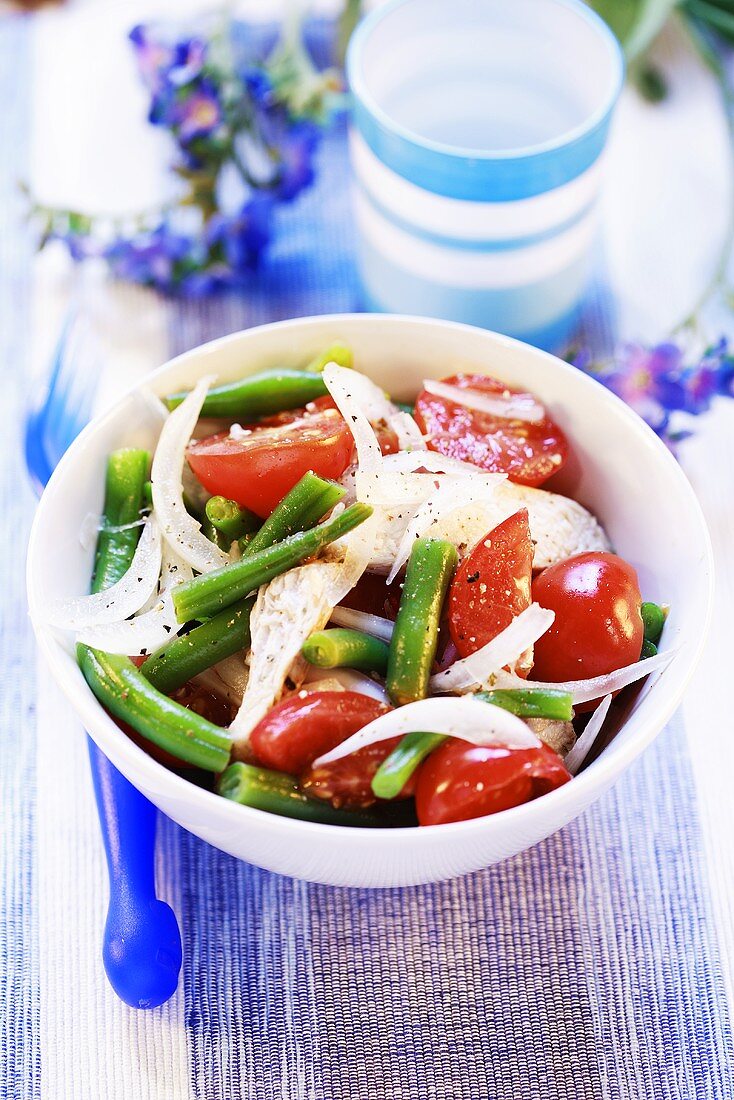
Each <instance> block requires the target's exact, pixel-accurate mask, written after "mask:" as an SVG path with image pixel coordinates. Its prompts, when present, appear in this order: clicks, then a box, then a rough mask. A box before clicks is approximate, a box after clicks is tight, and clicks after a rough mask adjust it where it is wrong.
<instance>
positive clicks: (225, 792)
mask: <svg viewBox="0 0 734 1100" xmlns="http://www.w3.org/2000/svg"><path fill="white" fill-rule="evenodd" d="M217 792H218V793H219V794H220V795H222V797H223V798H229V799H231V800H232V801H233V802H239V804H240V805H241V806H250V807H252V808H253V809H255V810H265V811H266V812H267V813H271V814H280V816H281V817H297V818H299V819H300V820H302V821H320V822H323V823H324V824H327V825H357V826H363V827H367V828H370V827H371V828H375V827H379V826H381V825H384V824H385V821H384V819H383V818H382V817H381V816H380V815H379V814H375V813H370V812H369V811H367V810H337V809H335V808H334V807H333V806H332V805H331V803H329V802H324V801H322V800H321V799H318V798H309V797H308V795H306V794H304V793H303V791H301V790H300V789H299V786H298V780H297V779H295V778H294V777H293V776H292V775H286V774H285V773H284V772H275V771H269V770H268V769H266V768H258V767H255V766H253V765H252V764H241V763H239V762H237V763H235V764H230V766H229V767H228V768H227V770H226V771H225V772H224V773H223V774H222V775H221V776H220V777H219V781H218V783H217Z"/></svg>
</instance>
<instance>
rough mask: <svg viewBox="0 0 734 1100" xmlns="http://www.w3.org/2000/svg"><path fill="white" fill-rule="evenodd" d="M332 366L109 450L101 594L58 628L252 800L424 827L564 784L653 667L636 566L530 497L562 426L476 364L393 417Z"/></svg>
mask: <svg viewBox="0 0 734 1100" xmlns="http://www.w3.org/2000/svg"><path fill="white" fill-rule="evenodd" d="M339 354H340V356H341V359H342V361H347V360H350V356H348V355H347V354H346V350H345V349H344V348H340V352H339ZM330 358H331V353H326V354H324V355H322V356H319V357H318V359H317V361H316V363H317V367H318V369H312V370H310V371H299V370H291V369H283V370H270V371H262V372H260V373H256V374H254V375H250V376H248V377H246V378H244V379H242V380H240V381H236V382H231V383H228V384H226V385H222V386H217V387H214V388H209V387H208V383H206V382H201V383H199V384H198V385H197V386H196V387H195V388H194V389H193V390H192V391H191V392H190V393H180V394H174V395H171V397H170V398H169V399H168V405H169V409H170V415H169V417H168V420H167V421H166V423H165V424H164V427H163V430H162V432H161V437H160V440H159V443H158V446H157V449H156V453H155V455H154V457H153V462H152V467H150V469H149V456H147V455H146V454H145V452H142V451H136V450H132V449H130V450H124V451H119V452H115V454H113V455H112V456H110V460H109V463H108V470H107V481H106V500H105V517H104V523H103V524H102V526H101V528H100V538H99V545H98V549H97V558H96V563H95V571H94V582H93V589H94V592H93V594H92V595H91V596H86V597H81V598H78V599H76V600H74V601H71V602H70V603H69V605H68V606H65V607H64V608H60V609H59V608H57V609H56V610H55V611H54V610H53V609H52V612H51V615H52V619H51V621H52V622H53V623H54V625H57V626H66V627H67V629H72V630H74V632H75V633H76V635H77V641H78V643H79V648H78V653H79V660H80V664H81V666H82V670H83V672H84V675H85V677H86V678H87V680H88V682H89V684H90V687H91V688H92V690H93V691H94V692H95V694H96V695H97V696H98V698H99V699H100V700H101V701H102V702H103V704H104V705H105V706H106V707H107V708H108V710H109V711H110V712H111V713H112V714H113V715H114V716H115V717H116V718H117V720H118V721H119V722H120V723H121V724H122V725H123V728H124V729H126V730H129V731H130V736H132V737H134V739H135V740H136V741H137V743H138V744H141V745H143V746H144V747H147V748H148V751H150V752H151V754H153V755H155V756H156V758H157V759H158V760H159V761H160V762H161V763H163V764H164V765H165V766H170V767H176V768H178V769H184V771H183V774H186V775H190V776H191V777H192V778H196V781H197V782H203V779H202V778H201V777H202V776H203V775H205V774H206V773H207V772H209V773H210V774H214V775H216V776H217V777H218V778H217V779H216V781H215V784H214V785H215V789H216V790H217V792H218V793H219V794H220V795H222V796H223V797H226V798H229V799H231V800H233V801H235V802H239V803H241V804H242V805H244V806H248V807H250V808H253V809H258V810H262V811H265V812H270V813H279V814H283V815H285V816H290V817H297V818H301V819H304V820H309V821H316V822H322V823H327V824H332V825H353V826H360V827H361V826H365V827H367V826H369V827H379V826H382V827H399V826H404V825H410V824H419V825H422V826H426V825H441V824H448V823H451V822H459V821H466V820H468V819H471V818H477V817H484V816H487V815H489V814H494V813H498V812H502V811H503V810H507V809H510V808H512V807H515V806H518V805H521V804H523V803H525V802H528V801H531V800H533V799H535V798H538V797H541V796H544V795H546V794H548V793H549V792H551V791H553V790H555V789H556V788H560V787H563V786H564V785H565V784H566V783H568V782H569V780H570V779H571V774H572V772H574V773H575V771H576V770H577V769H578V767H579V766H580V764H581V763H582V762H583V760H584V758H585V756H586V755H587V754H588V752H589V751H590V749H593V746H594V743H595V741H596V740H597V739H598V736H599V732H600V730H601V726H602V723H603V721H604V718H605V715H606V713H607V707H608V704H609V698H611V697H612V696H613V695H615V694H616V693H617V692H618V691H620V690H622V689H623V688H624V687H626V686H627V685H628V684H631V683H633V682H635V681H637V680H639V679H641V678H642V677H644V675H646V673H647V672H648V671H649V670H652V669H654V668H657V667H659V666H660V665H661V664H662V663H664V660H665V657H664V655H659V656H658V655H657V651H656V645H657V642H658V641H659V638H660V634H661V631H662V628H663V624H664V618H665V616H664V612H663V610H662V609H661V608H660V607H658V606H657V605H655V604H651V603H643V601H642V596H641V593H640V588H639V583H638V578H637V573H636V571H635V568H634V567H633V565H632V564H630V563H629V562H626V561H624V560H623V559H622V558H621V557H618V556H617V555H616V554H614V553H612V552H611V547H610V545H609V541H608V539H607V537H606V534H605V533H604V530H603V528H602V527H601V525H600V524H599V522H598V521H597V519H596V517H594V516H593V515H592V514H591V513H590V512H589V511H588V510H587V509H585V508H584V507H583V505H582V504H580V503H579V502H577V501H575V500H573V499H571V498H568V497H565V496H563V495H561V494H559V493H556V492H552V491H548V490H547V489H541V488H539V486H541V485H542V484H544V483H545V482H546V481H548V479H549V478H551V477H552V475H553V474H555V473H557V472H558V471H560V470H561V469H562V467H563V465H564V463H565V462H566V459H567V457H568V455H569V443H568V441H567V439H566V437H565V435H564V432H563V430H562V428H561V427H560V426H559V425H558V424H557V423H556V421H555V416H556V415H558V417H559V418H560V419H562V413H563V410H562V409H554V416H553V417H551V416H550V415H549V412H548V410H547V409H546V408H545V407H544V406H543V404H542V403H541V402H540V401H539V400H538V398H536V397H535V396H534V395H533V394H531V393H529V392H527V391H525V390H522V389H519V388H516V387H514V386H510V385H508V384H507V383H505V382H504V381H501V380H497V379H494V378H492V377H489V376H486V375H484V374H481V373H476V372H475V373H466V374H453V375H451V376H449V377H447V378H446V379H444V380H443V381H435V380H431V379H426V380H424V382H423V384H422V386H421V388H420V389H419V392H418V396H417V398H416V400H415V407H414V408H413V409H410V411H408V409H406V406H404V405H401V406H398V405H396V404H395V403H394V402H393V401H392V400H391V399H390V398H389V397H388V395H387V394H385V393H384V392H383V391H382V390H381V389H380V388H379V387H378V386H377V385H375V384H374V383H373V382H371V381H370V379H369V378H368V377H367V376H366V375H364V374H361V373H360V372H359V371H357V370H352V369H347V368H345V367H341V366H338V365H337V364H336V363H335V362H330V361H329V360H330ZM211 418H216V419H217V420H218V421H219V422H220V425H221V429H220V430H219V431H218V432H216V433H215V434H214V435H209V436H206V435H202V432H201V427H202V426H203V424H202V425H200V426H199V430H197V429H196V428H195V429H194V431H193V432H192V425H195V424H197V422H198V421H204V420H207V419H208V420H209V421H210V420H211ZM186 465H188V467H189V470H190V473H191V474H193V476H194V478H195V479H196V481H197V482H198V486H199V491H198V492H197V491H196V487H195V486H194V485H192V483H191V478H190V475H189V474H188V473H187V481H186V485H187V491H186V494H185V495H184V489H183V486H184V472H185V467H186ZM148 478H150V482H151V485H152V487H151V488H149V489H148V490H146V482H147V481H148ZM107 590H109V592H108V591H107ZM54 616H55V618H54ZM641 658H643V659H642V660H641ZM601 700H604V704H603V706H602V707H599V709H598V710H597V709H596V708H597V705H598V704H599V702H600V701H601ZM590 709H591V710H594V714H592V715H591V717H590V718H589V717H587V716H586V714H585V712H586V711H588V710H590ZM579 735H582V737H583V740H580V741H579V742H578V743H577V744H575V742H576V741H577V737H578V736H579ZM185 769H188V770H185Z"/></svg>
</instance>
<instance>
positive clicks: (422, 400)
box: [415, 374, 568, 485]
mask: <svg viewBox="0 0 734 1100" xmlns="http://www.w3.org/2000/svg"><path fill="white" fill-rule="evenodd" d="M444 381H445V382H446V384H447V385H450V386H458V387H459V388H460V389H472V390H476V391H478V392H479V393H485V394H492V395H495V394H503V393H520V392H522V391H519V390H513V389H511V388H510V387H509V386H506V385H505V383H504V382H498V381H497V380H496V379H494V378H487V377H485V375H483V374H455V375H452V376H451V378H445V379H444ZM415 419H416V421H417V422H418V426H419V427H420V429H421V431H422V432H423V433H424V434H425V435H428V436H429V437H430V438H429V440H428V446H429V448H430V449H431V450H432V451H439V452H440V453H441V454H444V455H449V456H450V457H451V458H458V459H460V460H461V461H462V462H472V463H473V464H474V465H475V466H479V467H480V468H481V469H483V470H491V471H492V472H493V473H504V474H507V476H508V478H509V479H510V481H516V482H518V483H519V484H521V485H542V484H543V482H544V481H547V480H548V478H549V477H551V475H552V474H555V473H557V472H558V471H559V470H560V469H561V467H562V466H563V464H564V463H565V461H566V458H567V457H568V442H567V440H566V437H565V435H564V434H563V432H562V431H561V429H560V428H559V427H558V425H557V424H555V423H554V421H553V420H551V418H550V417H549V416H546V417H545V418H544V419H543V420H541V421H540V422H539V423H537V424H531V423H529V422H528V421H526V420H510V419H507V418H504V417H498V416H494V415H492V414H491V413H486V412H481V411H477V410H476V409H467V408H466V407H465V406H463V405H457V404H456V402H454V401H447V400H446V399H445V398H443V397H437V396H436V395H435V394H432V393H428V391H427V390H422V391H421V392H420V393H419V394H418V397H417V399H416V403H415Z"/></svg>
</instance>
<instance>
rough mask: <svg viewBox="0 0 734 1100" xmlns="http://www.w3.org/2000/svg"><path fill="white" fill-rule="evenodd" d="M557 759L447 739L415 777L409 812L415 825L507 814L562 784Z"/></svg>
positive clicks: (539, 751)
mask: <svg viewBox="0 0 734 1100" xmlns="http://www.w3.org/2000/svg"><path fill="white" fill-rule="evenodd" d="M570 778H571V776H570V775H569V773H568V772H567V771H566V768H565V767H564V764H563V761H562V760H561V758H560V756H558V754H557V753H555V752H553V750H552V749H550V748H548V746H547V745H540V746H538V748H534V749H509V748H502V747H500V746H497V745H492V746H479V745H470V744H469V743H468V742H466V741H459V740H457V739H456V738H451V739H450V740H448V741H445V742H444V744H443V745H441V746H440V747H439V748H438V749H436V751H435V752H432V753H431V755H430V756H429V757H428V759H427V760H426V761H425V763H424V764H423V765H422V766H421V768H420V771H419V773H418V780H417V783H416V788H415V807H416V812H417V814H418V822H419V824H420V825H444V824H446V823H448V822H450V821H468V820H469V819H470V818H473V817H486V816H487V815H488V814H496V813H498V812H499V811H500V810H509V809H510V808H511V807H512V806H520V805H522V803H523V802H530V801H531V800H532V799H534V798H537V797H538V796H539V795H542V794H546V793H547V792H548V791H552V790H554V788H555V787H560V786H562V785H563V784H564V783H568V781H569V779H570Z"/></svg>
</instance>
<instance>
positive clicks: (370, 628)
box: [330, 607, 395, 642]
mask: <svg viewBox="0 0 734 1100" xmlns="http://www.w3.org/2000/svg"><path fill="white" fill-rule="evenodd" d="M330 621H331V622H332V623H335V624H336V625H337V626H346V627H348V628H349V629H350V630H361V631H362V632H363V633H364V634H370V635H371V636H372V637H373V638H380V639H381V640H382V641H383V642H389V641H390V639H391V638H392V632H393V630H394V629H395V623H393V622H390V620H389V619H383V618H382V616H381V615H370V614H369V613H368V612H367V611H354V610H352V608H351V607H335V608H334V610H333V611H332V613H331V620H330Z"/></svg>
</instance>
